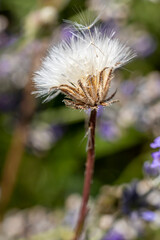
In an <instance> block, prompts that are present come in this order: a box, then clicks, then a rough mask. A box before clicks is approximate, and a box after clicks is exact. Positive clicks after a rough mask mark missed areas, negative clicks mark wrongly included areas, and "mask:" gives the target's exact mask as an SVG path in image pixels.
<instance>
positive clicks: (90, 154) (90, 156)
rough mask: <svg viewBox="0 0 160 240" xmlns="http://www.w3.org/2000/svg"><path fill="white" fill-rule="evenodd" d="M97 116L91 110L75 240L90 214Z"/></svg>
mask: <svg viewBox="0 0 160 240" xmlns="http://www.w3.org/2000/svg"><path fill="white" fill-rule="evenodd" d="M96 115H97V110H96V109H93V110H91V114H90V118H89V125H88V150H87V162H86V170H85V179H84V187H83V198H82V204H81V209H80V212H79V217H78V221H77V225H76V228H75V236H74V239H73V240H78V239H79V237H80V236H81V233H82V230H83V226H84V223H85V218H86V216H87V213H88V210H89V209H88V206H87V205H88V199H89V195H90V187H91V182H92V176H93V170H94V160H95V146H94V145H95V127H96Z"/></svg>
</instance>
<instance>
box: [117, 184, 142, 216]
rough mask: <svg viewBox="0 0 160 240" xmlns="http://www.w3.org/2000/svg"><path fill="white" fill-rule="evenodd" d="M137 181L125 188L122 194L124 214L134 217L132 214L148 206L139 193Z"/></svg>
mask: <svg viewBox="0 0 160 240" xmlns="http://www.w3.org/2000/svg"><path fill="white" fill-rule="evenodd" d="M137 185H138V182H137V181H133V182H132V183H131V184H130V185H129V186H127V187H125V188H124V190H123V193H122V203H121V204H122V206H121V207H122V213H123V214H125V215H129V216H130V217H131V216H132V213H133V212H135V211H139V210H140V209H143V208H145V207H146V206H147V202H146V199H145V198H143V197H142V198H141V195H140V194H139V193H138V191H137Z"/></svg>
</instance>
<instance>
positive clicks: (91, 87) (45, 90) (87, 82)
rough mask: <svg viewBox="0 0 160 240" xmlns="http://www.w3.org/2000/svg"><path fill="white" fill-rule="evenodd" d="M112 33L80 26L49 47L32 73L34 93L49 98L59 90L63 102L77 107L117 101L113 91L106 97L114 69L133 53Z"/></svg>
mask: <svg viewBox="0 0 160 240" xmlns="http://www.w3.org/2000/svg"><path fill="white" fill-rule="evenodd" d="M76 26H77V25H76ZM80 26H81V25H80ZM113 35H114V34H113V33H112V34H110V35H107V33H106V32H104V33H102V31H101V29H100V28H98V27H95V26H94V27H92V31H91V29H90V27H84V28H81V27H80V28H79V29H78V31H77V32H76V33H72V37H71V38H70V39H69V40H66V41H62V42H61V43H59V44H58V45H57V46H53V47H51V48H50V49H49V51H48V56H47V57H46V58H45V59H44V60H43V62H42V66H41V68H40V70H39V71H37V72H36V73H35V76H34V79H33V81H34V83H35V87H36V91H35V92H34V93H36V94H37V96H44V97H46V99H45V100H46V101H48V100H50V99H52V98H53V97H55V96H56V95H57V94H59V93H60V92H62V93H63V94H64V95H65V96H66V98H65V100H64V102H65V104H66V105H67V106H70V107H73V108H76V109H88V108H91V109H95V108H98V106H99V105H102V106H108V105H110V104H111V103H113V102H116V101H117V100H111V99H112V98H113V97H114V95H115V93H116V92H114V93H113V94H112V95H111V96H110V97H108V91H109V87H110V82H111V79H112V77H113V72H114V70H115V69H116V68H119V67H121V66H123V65H124V64H126V63H128V62H129V61H130V60H132V59H133V58H134V57H135V56H136V54H135V52H134V51H133V50H132V49H130V48H129V47H128V46H126V45H125V44H123V43H121V42H120V41H119V40H118V39H117V38H114V36H113Z"/></svg>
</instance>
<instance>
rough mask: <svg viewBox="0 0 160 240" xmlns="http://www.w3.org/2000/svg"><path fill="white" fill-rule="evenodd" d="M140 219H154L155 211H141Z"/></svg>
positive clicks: (148, 220)
mask: <svg viewBox="0 0 160 240" xmlns="http://www.w3.org/2000/svg"><path fill="white" fill-rule="evenodd" d="M141 217H142V219H144V220H145V221H147V222H152V221H154V220H155V213H154V212H153V211H149V210H148V211H144V212H142V213H141Z"/></svg>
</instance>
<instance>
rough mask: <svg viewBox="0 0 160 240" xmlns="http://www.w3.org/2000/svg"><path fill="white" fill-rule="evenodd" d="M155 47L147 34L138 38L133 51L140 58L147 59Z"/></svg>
mask: <svg viewBox="0 0 160 240" xmlns="http://www.w3.org/2000/svg"><path fill="white" fill-rule="evenodd" d="M156 47H157V44H156V42H155V40H154V39H153V38H152V37H151V36H150V35H148V34H146V35H143V36H142V37H141V38H140V37H139V38H138V39H137V41H136V43H135V46H134V49H135V50H136V51H137V52H138V53H139V55H141V56H142V57H148V56H149V55H151V54H152V53H153V52H154V51H155V49H156Z"/></svg>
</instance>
